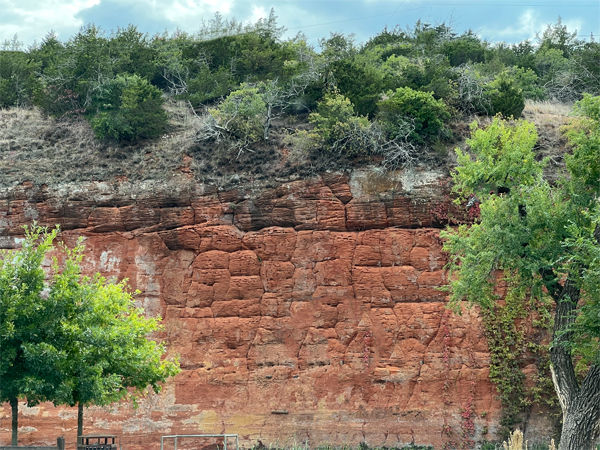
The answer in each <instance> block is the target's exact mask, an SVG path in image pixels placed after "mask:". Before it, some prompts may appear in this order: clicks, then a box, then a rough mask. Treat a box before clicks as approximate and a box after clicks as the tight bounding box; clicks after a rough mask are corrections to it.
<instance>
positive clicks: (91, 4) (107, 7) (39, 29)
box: [0, 0, 600, 47]
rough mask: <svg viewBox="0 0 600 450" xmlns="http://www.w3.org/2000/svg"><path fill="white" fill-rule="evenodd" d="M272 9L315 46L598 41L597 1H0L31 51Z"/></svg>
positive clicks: (7, 32)
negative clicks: (39, 45) (416, 35)
mask: <svg viewBox="0 0 600 450" xmlns="http://www.w3.org/2000/svg"><path fill="white" fill-rule="evenodd" d="M271 8H274V10H275V14H276V16H277V17H278V24H279V25H283V26H285V27H286V28H287V29H288V30H287V32H286V34H285V35H284V37H293V36H295V35H296V34H297V33H298V32H299V31H302V32H304V33H305V34H306V35H307V37H308V38H309V41H310V43H312V44H315V45H316V44H317V43H318V40H319V38H322V37H327V36H329V34H330V33H331V32H342V33H344V34H351V33H353V34H354V35H355V39H356V42H358V43H360V42H365V41H366V40H368V39H369V37H371V36H373V35H375V34H377V33H378V32H380V31H381V30H382V29H383V28H384V27H385V26H387V27H388V28H393V27H395V26H396V25H399V26H400V27H402V28H406V27H412V26H414V24H415V22H416V21H417V20H418V19H421V20H422V21H425V22H428V23H431V24H434V25H435V24H440V23H446V24H447V25H451V26H452V28H453V29H454V30H455V31H458V32H462V31H465V30H468V29H472V30H473V31H474V32H476V33H477V34H478V35H479V36H480V37H481V38H484V39H486V40H488V41H489V42H492V43H495V42H502V41H503V42H507V43H516V42H520V41H523V40H525V39H533V38H534V37H535V34H536V32H539V31H543V30H544V29H545V28H546V26H547V24H549V23H556V21H557V19H558V17H559V16H560V17H561V18H562V22H563V24H565V25H567V27H568V30H569V31H575V30H577V32H578V35H579V37H580V39H587V40H589V39H590V33H593V35H594V36H595V39H596V41H598V38H600V0H399V1H396V0H320V1H315V0H0V43H2V42H4V41H5V40H12V39H13V37H14V36H15V34H16V35H17V36H18V41H21V42H23V43H24V45H25V47H27V46H29V45H32V44H33V43H34V42H36V41H37V42H40V41H41V40H42V39H43V38H44V36H45V35H46V34H47V33H48V32H49V31H51V30H53V31H54V32H56V33H57V34H58V36H59V38H60V39H61V40H64V41H66V40H68V39H69V37H71V36H72V35H73V34H75V33H77V31H78V30H79V29H80V28H81V27H82V26H84V25H87V24H89V23H94V24H96V25H99V26H100V27H102V28H103V29H104V30H106V31H107V32H110V31H111V30H116V29H117V28H118V27H126V26H127V25H129V24H134V25H136V26H137V27H138V29H139V30H140V31H143V32H147V33H150V34H155V33H162V32H164V31H165V30H167V31H169V32H174V31H175V30H177V29H180V30H184V31H187V32H189V33H193V32H195V31H198V30H199V28H200V25H201V23H202V21H203V20H204V21H208V20H210V19H211V18H212V17H213V15H214V13H215V12H217V11H218V12H220V13H221V14H222V15H223V16H224V17H225V18H229V19H231V18H234V17H235V18H236V19H237V20H239V21H242V22H244V23H248V22H251V23H254V22H256V21H257V20H258V19H260V18H261V17H268V15H269V11H270V10H271Z"/></svg>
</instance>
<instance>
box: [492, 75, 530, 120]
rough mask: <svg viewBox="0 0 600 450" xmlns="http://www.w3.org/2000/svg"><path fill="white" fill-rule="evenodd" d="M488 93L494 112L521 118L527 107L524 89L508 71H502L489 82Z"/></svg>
mask: <svg viewBox="0 0 600 450" xmlns="http://www.w3.org/2000/svg"><path fill="white" fill-rule="evenodd" d="M487 94H488V95H489V97H490V103H491V106H492V112H493V114H498V113H500V114H502V115H503V116H504V117H514V118H519V117H520V116H521V113H522V112H523V109H525V98H524V97H523V91H521V89H519V87H518V86H517V85H516V83H515V82H514V81H513V79H512V78H511V77H510V76H509V74H508V73H507V72H502V73H501V74H500V75H498V77H497V78H496V79H495V80H494V81H493V82H492V83H490V84H489V86H488V92H487Z"/></svg>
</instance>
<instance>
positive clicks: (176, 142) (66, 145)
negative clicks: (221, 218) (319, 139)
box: [0, 99, 572, 187]
mask: <svg viewBox="0 0 600 450" xmlns="http://www.w3.org/2000/svg"><path fill="white" fill-rule="evenodd" d="M165 108H166V110H167V112H168V115H169V130H168V132H167V133H166V134H165V135H164V136H162V137H161V138H159V139H155V140H149V141H145V142H141V143H139V144H137V145H118V144H116V143H110V142H106V141H99V140H98V139H96V138H95V137H94V134H93V132H92V130H91V127H90V125H89V123H88V121H86V120H85V119H83V118H71V119H68V120H58V121H57V120H55V119H52V118H49V117H45V116H44V115H43V114H42V113H41V112H40V111H39V110H38V109H35V108H34V109H23V108H11V109H5V110H0V187H2V186H10V185H13V184H15V183H22V182H24V181H33V182H35V183H36V184H57V183H61V182H76V181H93V180H111V179H115V178H117V177H118V178H119V179H128V180H130V181H139V180H167V179H171V178H173V177H181V176H184V177H188V178H194V179H196V180H198V181H202V182H206V183H210V184H215V185H218V186H222V187H227V186H229V185H231V184H239V183H247V182H259V183H261V184H265V183H266V184H273V183H278V182H280V181H285V180H286V179H288V178H290V177H306V176H311V175H314V174H316V173H319V172H323V171H328V170H347V169H350V168H351V167H354V166H362V165H364V164H370V163H373V160H372V158H371V159H369V158H364V159H348V158H343V157H341V156H340V155H333V154H331V153H329V152H307V151H305V150H304V149H303V145H301V144H302V143H301V142H297V139H296V138H294V136H296V134H295V133H294V131H295V130H297V129H303V128H305V127H306V124H307V121H306V117H304V116H298V117H289V118H282V119H279V120H277V121H275V122H274V123H273V129H272V132H271V138H270V139H269V141H268V142H261V143H257V144H256V145H255V146H254V147H253V149H252V152H249V151H248V152H244V154H243V155H241V156H239V155H231V154H228V153H227V152H224V151H223V149H220V148H219V146H218V144H216V143H214V142H198V140H197V136H196V134H197V130H198V129H199V126H200V122H201V121H202V118H201V117H199V116H198V115H196V114H195V113H194V112H193V111H192V110H191V108H190V107H189V106H188V104H186V103H184V102H177V101H174V100H170V99H168V100H167V101H166V104H165ZM571 108H572V106H571V105H566V104H562V103H557V102H532V101H528V102H527V105H526V108H525V111H524V113H523V114H524V117H525V119H526V120H530V121H532V122H533V123H534V124H535V125H536V127H537V130H538V134H539V142H538V145H537V147H536V151H537V154H538V156H539V157H540V158H542V157H549V158H550V161H551V164H550V165H549V166H548V173H547V176H548V177H549V178H553V177H555V176H556V174H557V173H558V172H559V171H560V170H561V169H562V166H563V165H564V164H563V155H564V153H565V152H566V151H567V141H566V138H565V137H564V135H563V134H562V133H561V131H560V128H561V127H562V126H563V125H565V124H566V123H567V122H568V121H569V120H570V119H569V116H568V114H569V113H570V111H571ZM475 120H477V121H478V122H479V123H480V125H482V126H485V124H487V123H489V122H490V121H491V118H489V117H479V118H477V117H475ZM451 128H452V131H453V135H454V138H453V141H452V142H451V143H449V144H448V145H445V144H444V145H445V147H444V148H441V149H438V151H437V153H436V151H435V150H436V149H431V150H430V151H426V150H424V151H423V152H422V154H420V155H419V163H420V164H424V165H438V166H439V165H441V164H444V165H447V166H448V167H452V166H453V165H454V164H455V161H454V160H453V155H454V152H452V151H448V150H447V148H454V147H456V146H459V147H463V148H464V146H465V138H467V137H469V135H470V131H469V126H468V123H465V122H456V123H454V124H453V125H452V127H451ZM446 152H447V154H446ZM438 154H439V155H438Z"/></svg>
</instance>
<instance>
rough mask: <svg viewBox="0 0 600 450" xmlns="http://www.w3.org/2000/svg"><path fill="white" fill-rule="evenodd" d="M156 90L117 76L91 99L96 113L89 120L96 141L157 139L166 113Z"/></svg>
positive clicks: (132, 77) (137, 80)
mask: <svg viewBox="0 0 600 450" xmlns="http://www.w3.org/2000/svg"><path fill="white" fill-rule="evenodd" d="M163 103H164V100H163V98H162V93H161V91H160V89H158V88H157V87H155V86H152V85H151V84H150V83H149V82H148V81H147V80H145V79H144V78H140V77H139V76H138V75H117V77H116V78H114V79H113V80H111V81H110V82H108V83H106V84H105V86H104V89H103V92H102V93H101V94H100V95H98V96H95V98H94V101H93V106H96V107H97V109H98V112H97V113H96V114H95V115H94V117H93V118H92V120H91V123H92V128H93V130H94V131H95V132H96V136H98V137H99V138H102V139H103V138H110V139H115V140H117V141H136V140H138V139H151V138H155V137H157V136H160V135H161V134H162V133H163V131H164V130H165V128H166V126H167V120H168V117H167V113H166V112H165V110H164V109H163Z"/></svg>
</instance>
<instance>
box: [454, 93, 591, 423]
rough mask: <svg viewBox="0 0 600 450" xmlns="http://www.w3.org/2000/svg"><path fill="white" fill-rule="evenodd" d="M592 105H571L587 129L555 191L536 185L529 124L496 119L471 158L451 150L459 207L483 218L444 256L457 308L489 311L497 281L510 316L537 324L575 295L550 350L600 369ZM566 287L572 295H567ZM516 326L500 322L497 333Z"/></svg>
mask: <svg viewBox="0 0 600 450" xmlns="http://www.w3.org/2000/svg"><path fill="white" fill-rule="evenodd" d="M599 105H600V99H598V98H593V97H591V96H586V97H585V98H584V100H583V101H581V102H580V103H578V105H577V106H576V111H578V112H579V113H580V114H583V115H584V116H585V118H584V120H585V121H587V129H586V130H585V131H579V132H574V133H573V134H572V135H571V140H572V143H573V146H574V149H573V154H572V156H570V157H569V158H568V164H567V169H568V171H569V174H568V175H569V176H568V177H565V178H564V179H563V180H561V181H559V182H558V183H555V184H550V183H548V182H547V181H546V180H544V179H543V177H542V168H543V165H544V162H536V161H535V160H534V159H533V156H534V154H533V151H532V149H533V147H534V145H535V143H536V134H535V130H534V128H533V125H531V124H528V123H526V122H517V123H516V124H514V125H509V124H507V123H504V122H502V121H500V120H499V119H495V120H494V122H493V123H492V125H490V127H489V128H488V129H487V130H479V129H475V130H474V132H473V137H472V139H471V140H470V141H469V144H470V148H471V152H472V156H471V155H468V154H466V153H463V152H462V151H460V150H458V149H457V151H456V153H457V156H458V167H457V171H456V172H455V174H454V175H453V178H454V181H455V188H454V189H455V191H456V192H457V193H458V194H459V196H460V197H461V198H465V197H467V196H469V195H471V194H474V195H475V196H476V197H477V198H478V200H479V201H480V202H481V205H480V208H481V217H480V220H479V222H477V223H474V224H473V225H472V226H470V227H468V226H466V225H463V226H461V227H459V228H458V229H456V230H447V231H445V232H444V233H443V234H442V236H443V237H444V238H445V239H446V242H445V245H444V248H445V250H446V251H448V253H449V255H450V262H449V263H448V266H447V267H448V269H449V271H450V275H449V277H450V279H451V280H452V282H451V283H450V286H449V289H450V291H451V304H452V305H454V306H458V304H459V302H461V301H463V300H464V301H469V302H471V303H477V304H479V305H481V306H482V307H483V308H484V309H486V310H488V311H494V310H495V309H494V308H497V306H498V301H499V300H500V299H501V297H500V293H499V292H498V291H497V289H496V287H497V284H498V281H499V280H501V281H502V283H503V284H505V285H506V286H507V288H506V289H507V291H506V299H507V307H508V305H509V301H510V304H511V305H513V306H511V308H513V311H515V314H516V313H517V312H518V311H520V308H523V307H527V305H529V306H528V307H529V308H531V309H532V310H534V311H535V310H537V311H538V313H539V314H540V316H541V317H544V316H545V315H547V312H544V311H547V308H541V307H540V305H546V304H547V302H548V300H549V299H552V300H554V302H555V303H556V304H561V303H562V302H565V301H568V300H564V297H563V296H564V295H569V296H571V295H576V296H578V297H579V298H580V301H579V302H578V303H577V304H574V305H572V307H573V315H568V316H567V317H565V316H561V317H559V318H558V319H556V320H555V321H558V320H560V321H561V322H560V323H561V324H564V325H560V326H559V328H558V329H555V336H554V342H553V346H554V347H565V348H568V349H569V353H568V355H569V356H573V357H581V358H583V360H584V361H587V362H592V363H594V364H596V363H598V362H599V361H600V359H599V357H598V355H599V354H600V348H599V345H598V342H599V337H600V334H599V333H600V331H599V330H600V327H599V326H597V325H596V323H597V321H598V317H599V314H600V307H599V306H597V304H598V302H597V299H598V298H600V284H599V283H598V279H599V276H600V272H598V268H599V266H600V253H599V252H598V230H600V227H599V225H598V224H599V223H600V209H599V205H598V202H597V196H598V194H599V193H600V177H599V171H598V165H599V164H600V163H598V162H597V161H599V160H600V145H599V143H600V141H599V136H600V123H599V121H598V116H599V114H598V111H599V110H600V107H599ZM499 194H500V195H499ZM565 280H567V281H568V282H565ZM570 286H574V287H575V289H576V291H574V292H575V293H569V294H565V293H564V292H565V290H566V289H571V287H570ZM568 292H571V291H568ZM513 301H514V302H513ZM519 303H520V304H521V306H519ZM519 314H520V313H519ZM517 317H518V315H517V316H515V315H513V316H510V315H509V316H508V317H507V320H508V322H507V324H505V325H504V326H503V330H504V332H507V330H510V325H509V323H510V321H511V320H512V319H513V318H514V319H516V318H517ZM573 319H574V322H573ZM494 320H498V318H497V317H494ZM544 320H545V319H544ZM546 321H547V320H546ZM570 321H571V322H570ZM491 330H492V331H493V330H494V328H492V329H491ZM500 338H502V336H500ZM504 338H505V337H504ZM513 340H515V338H513ZM553 351H554V350H553ZM551 355H552V353H551ZM553 364H555V371H568V370H571V369H570V367H572V366H570V365H569V366H564V367H563V366H561V367H556V364H558V362H556V361H555V360H553ZM561 373H562V372H561ZM510 375H511V373H510V372H507V373H505V374H502V373H501V371H499V372H498V376H501V377H503V379H504V377H508V379H507V380H503V381H502V383H503V384H504V385H506V386H508V384H509V383H513V382H512V381H511V379H510ZM573 376H574V375H573ZM546 377H547V376H546ZM585 385H586V384H585V382H583V383H582V385H581V386H585ZM582 389H583V388H582ZM507 392H509V393H510V391H507ZM581 395H585V394H581ZM563 414H569V412H568V411H563Z"/></svg>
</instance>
